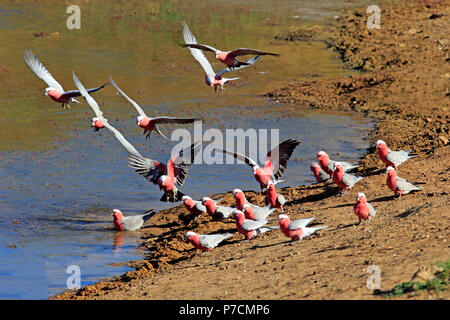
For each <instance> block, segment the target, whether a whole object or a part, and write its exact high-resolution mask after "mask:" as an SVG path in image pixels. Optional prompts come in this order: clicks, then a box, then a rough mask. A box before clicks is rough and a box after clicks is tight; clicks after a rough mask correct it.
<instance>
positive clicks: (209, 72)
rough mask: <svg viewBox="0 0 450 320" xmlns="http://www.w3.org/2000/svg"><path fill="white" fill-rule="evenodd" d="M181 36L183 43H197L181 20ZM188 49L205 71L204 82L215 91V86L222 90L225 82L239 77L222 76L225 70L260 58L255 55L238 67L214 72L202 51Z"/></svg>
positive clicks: (245, 65)
mask: <svg viewBox="0 0 450 320" xmlns="http://www.w3.org/2000/svg"><path fill="white" fill-rule="evenodd" d="M183 38H184V42H185V43H190V44H195V43H197V40H196V39H195V36H194V35H193V34H192V32H191V30H189V27H188V26H187V24H186V23H184V22H183ZM189 50H190V51H191V54H192V56H193V57H194V59H195V60H197V62H198V63H199V64H200V66H201V67H202V68H203V70H204V71H205V74H206V76H205V82H206V84H207V85H208V86H209V87H211V88H212V87H214V91H217V87H218V86H220V89H221V91H222V92H223V90H224V89H223V86H224V84H225V83H226V82H228V81H232V80H237V79H239V78H224V77H222V75H223V74H225V73H227V72H231V71H237V70H239V69H242V68H245V67H248V66H251V65H252V64H254V63H255V62H256V61H258V60H259V59H260V58H261V56H257V57H255V58H252V59H250V60H248V61H247V62H245V63H244V64H242V65H240V66H239V67H236V68H233V69H232V68H226V69H223V70H222V71H220V72H217V73H216V72H214V70H213V68H212V66H211V64H210V63H209V61H208V59H207V58H206V57H205V55H204V54H203V52H202V51H201V50H200V49H195V48H189Z"/></svg>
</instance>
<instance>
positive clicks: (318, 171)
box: [311, 162, 331, 183]
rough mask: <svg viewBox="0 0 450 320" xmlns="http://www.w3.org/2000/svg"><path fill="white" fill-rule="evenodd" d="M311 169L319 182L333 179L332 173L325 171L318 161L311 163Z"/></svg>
mask: <svg viewBox="0 0 450 320" xmlns="http://www.w3.org/2000/svg"><path fill="white" fill-rule="evenodd" d="M311 171H312V173H313V175H314V178H316V181H317V182H318V183H320V182H326V181H328V180H330V179H331V175H330V174H328V173H326V172H325V171H323V170H322V168H321V167H320V165H319V164H318V163H317V162H313V163H311Z"/></svg>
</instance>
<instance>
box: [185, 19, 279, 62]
mask: <svg viewBox="0 0 450 320" xmlns="http://www.w3.org/2000/svg"><path fill="white" fill-rule="evenodd" d="M184 26H185V27H186V28H187V25H186V23H184ZM188 30H189V29H188ZM189 32H190V31H189ZM184 42H185V43H184V44H182V45H181V46H182V47H185V48H186V47H188V48H190V49H198V50H203V51H211V52H214V55H215V57H216V59H217V60H219V61H220V62H222V63H223V64H225V65H226V66H227V67H228V68H230V69H231V70H236V68H239V67H242V66H248V65H249V63H248V62H242V61H239V60H238V59H237V57H239V56H246V55H255V56H265V55H270V56H276V57H278V56H279V54H278V53H272V52H266V51H261V50H256V49H248V48H238V49H234V50H232V51H221V50H218V49H216V48H214V47H211V46H209V45H206V44H198V43H197V41H196V39H195V38H186V37H185V39H184Z"/></svg>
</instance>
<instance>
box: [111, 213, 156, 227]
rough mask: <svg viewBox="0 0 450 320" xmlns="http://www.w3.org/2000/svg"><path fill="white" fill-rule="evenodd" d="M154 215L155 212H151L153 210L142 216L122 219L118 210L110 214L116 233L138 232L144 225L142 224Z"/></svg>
mask: <svg viewBox="0 0 450 320" xmlns="http://www.w3.org/2000/svg"><path fill="white" fill-rule="evenodd" d="M154 214H155V212H153V209H151V210H149V211H147V212H146V213H143V214H139V215H136V216H128V217H124V216H123V214H122V211H120V210H119V209H113V210H112V213H111V215H112V216H113V217H114V221H113V222H114V228H115V229H116V230H117V231H134V230H139V229H140V228H141V227H142V226H143V225H144V222H145V221H147V220H148V219H149V218H150V217H152V216H153V215H154Z"/></svg>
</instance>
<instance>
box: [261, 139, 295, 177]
mask: <svg viewBox="0 0 450 320" xmlns="http://www.w3.org/2000/svg"><path fill="white" fill-rule="evenodd" d="M299 144H300V141H298V140H295V139H288V140H286V141H283V142H282V143H280V144H279V145H278V146H276V147H275V148H273V149H272V150H270V151H269V152H268V153H267V158H266V161H265V163H264V171H266V172H267V173H269V172H271V173H272V175H273V176H274V178H275V179H276V180H278V179H280V178H281V177H282V176H283V174H284V172H285V171H286V167H287V163H288V161H289V159H290V158H291V156H292V153H293V152H294V149H295V148H296V147H297V146H298V145H299Z"/></svg>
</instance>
